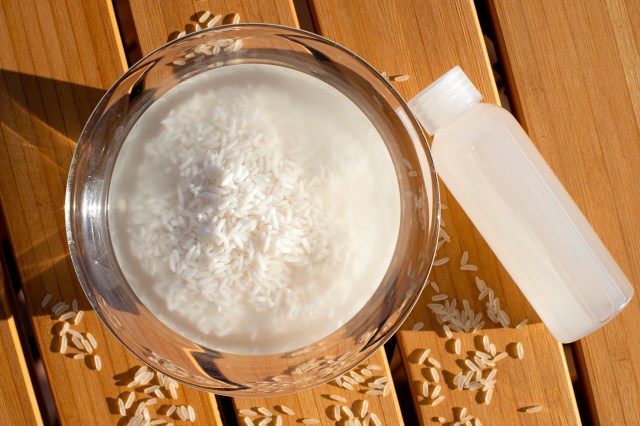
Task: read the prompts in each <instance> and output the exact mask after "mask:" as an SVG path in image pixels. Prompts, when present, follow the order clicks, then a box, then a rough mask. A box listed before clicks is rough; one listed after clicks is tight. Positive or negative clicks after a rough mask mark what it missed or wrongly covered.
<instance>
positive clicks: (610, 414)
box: [490, 0, 640, 425]
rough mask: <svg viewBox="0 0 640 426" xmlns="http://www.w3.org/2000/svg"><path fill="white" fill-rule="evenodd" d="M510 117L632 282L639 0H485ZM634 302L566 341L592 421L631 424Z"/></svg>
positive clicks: (636, 250) (638, 344)
mask: <svg viewBox="0 0 640 426" xmlns="http://www.w3.org/2000/svg"><path fill="white" fill-rule="evenodd" d="M490 3H491V5H492V9H493V10H492V12H493V17H494V24H495V26H496V28H497V32H498V35H499V44H500V48H501V52H502V54H503V57H504V59H505V66H506V68H507V71H508V74H507V82H508V83H509V88H510V90H511V92H512V94H513V98H514V101H515V102H514V104H515V105H514V106H515V107H516V111H517V116H518V119H519V120H520V121H521V123H523V125H524V126H525V127H526V128H527V129H528V132H529V135H530V136H531V138H532V140H533V141H534V143H535V144H536V146H537V147H538V149H539V150H540V152H541V153H542V155H543V156H544V158H545V159H546V160H547V162H548V163H549V164H550V166H551V168H552V169H553V170H554V171H555V172H556V174H557V175H558V177H559V179H560V180H561V181H562V183H563V184H564V185H565V187H566V188H567V190H568V191H569V193H570V194H571V195H572V196H573V198H574V200H575V201H576V203H577V204H578V206H579V207H580V208H581V209H582V211H583V212H584V214H585V216H586V217H587V219H588V220H589V222H591V224H592V225H593V227H594V228H595V230H596V232H597V233H598V234H599V235H600V237H601V238H602V240H603V242H604V243H605V245H606V246H607V247H608V249H609V250H610V251H611V253H612V255H613V257H614V258H615V259H616V260H617V261H618V263H619V264H620V266H621V267H622V269H623V270H624V272H625V273H626V274H627V276H628V277H629V279H630V281H631V282H632V283H633V284H634V286H635V288H636V290H637V289H638V288H640V287H638V286H639V283H640V262H638V261H637V259H638V256H639V255H640V223H639V222H638V220H637V218H638V217H639V216H640V197H638V195H637V190H636V188H637V186H638V183H639V182H640V171H639V169H638V164H639V163H640V73H639V71H638V70H640V4H639V3H638V2H637V1H624V0H611V1H608V0H607V1H545V0H533V1H527V2H514V1H505V0H492V1H491V2H490ZM639 322H640V301H639V299H638V296H637V295H636V296H634V298H633V299H632V301H631V303H630V305H629V306H628V307H627V308H626V309H625V310H624V311H623V312H622V313H621V314H620V315H619V316H618V317H616V318H615V319H614V320H613V321H612V322H611V323H609V324H608V325H606V326H605V327H604V328H603V329H601V330H599V331H597V332H596V333H594V334H592V335H591V336H588V337H587V338H585V339H582V340H581V341H579V342H578V343H576V344H575V347H576V349H577V353H578V355H579V356H578V360H577V361H578V362H579V363H580V364H581V367H582V368H581V369H580V370H581V374H582V379H583V380H584V381H585V385H586V387H587V388H588V390H589V392H590V396H591V402H592V407H591V408H592V414H593V416H594V418H593V421H594V423H597V424H603V425H607V424H637V423H639V422H640V406H639V405H638V401H640V368H639V367H638V364H637V363H636V362H634V357H635V356H636V354H637V353H638V351H640V335H639V334H638V332H637V324H638V323H639Z"/></svg>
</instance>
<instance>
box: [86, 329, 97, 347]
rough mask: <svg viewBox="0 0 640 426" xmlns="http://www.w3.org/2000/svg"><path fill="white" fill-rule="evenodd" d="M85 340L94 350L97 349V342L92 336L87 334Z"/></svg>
mask: <svg viewBox="0 0 640 426" xmlns="http://www.w3.org/2000/svg"><path fill="white" fill-rule="evenodd" d="M87 340H89V343H91V346H93V348H94V349H97V348H98V341H97V340H96V338H95V337H93V334H91V333H87Z"/></svg>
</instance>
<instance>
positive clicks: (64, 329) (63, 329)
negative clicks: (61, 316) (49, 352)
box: [60, 321, 69, 336]
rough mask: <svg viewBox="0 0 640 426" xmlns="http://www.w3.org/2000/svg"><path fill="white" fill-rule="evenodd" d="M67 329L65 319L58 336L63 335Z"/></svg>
mask: <svg viewBox="0 0 640 426" xmlns="http://www.w3.org/2000/svg"><path fill="white" fill-rule="evenodd" d="M67 331H69V323H68V322H66V321H65V322H64V325H63V326H62V328H61V329H60V336H64V335H65V334H67Z"/></svg>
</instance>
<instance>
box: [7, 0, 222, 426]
mask: <svg viewBox="0 0 640 426" xmlns="http://www.w3.org/2000/svg"><path fill="white" fill-rule="evenodd" d="M0 51H1V52H2V55H0V68H1V69H2V71H1V72H0V93H1V94H2V96H0V125H1V136H0V137H1V143H0V197H1V200H2V206H3V210H4V214H5V216H6V220H7V224H8V228H9V237H10V240H11V244H12V247H13V250H14V252H15V254H16V258H17V265H18V269H19V273H20V278H21V280H22V283H23V285H24V290H25V295H26V300H27V305H28V306H27V307H28V310H29V313H30V314H31V317H32V322H33V327H34V331H35V334H36V339H37V342H38V345H39V347H40V351H41V353H42V357H43V361H44V365H45V369H46V372H47V375H48V376H49V381H50V383H51V387H52V393H53V396H54V400H55V403H56V406H57V409H58V413H59V416H60V420H61V422H62V424H116V423H118V422H123V418H122V416H120V414H119V413H118V407H117V403H116V398H117V397H118V396H121V395H125V392H127V391H130V390H131V389H127V388H126V384H127V383H129V382H130V381H131V380H132V379H133V377H132V375H131V373H132V371H133V368H134V366H136V365H137V364H139V361H138V360H137V359H135V357H133V356H132V355H131V354H130V353H129V352H128V351H127V350H126V349H125V348H124V347H123V346H122V345H120V344H119V343H118V342H117V341H116V340H115V339H114V337H113V336H112V334H111V333H110V332H109V331H108V330H107V329H106V328H105V327H104V326H103V325H102V323H101V322H100V320H99V319H98V317H97V316H96V315H95V313H94V312H93V311H91V310H90V306H89V304H88V302H87V301H86V299H85V298H84V295H83V292H82V290H81V288H80V286H79V285H78V284H77V281H76V278H75V274H74V272H73V267H72V265H71V262H70V259H69V256H68V249H67V244H66V233H65V227H64V193H65V184H66V177H67V173H68V168H69V164H70V161H71V156H72V154H73V149H74V148H75V141H76V140H77V138H78V136H79V134H80V131H81V130H82V127H83V126H84V123H85V121H86V119H87V118H88V117H89V114H90V113H91V111H92V109H93V106H94V105H95V104H96V103H97V102H98V100H99V99H100V97H101V96H102V94H103V93H104V90H106V89H107V88H108V87H109V86H110V85H111V84H112V83H113V82H114V81H115V79H116V78H117V77H119V75H120V74H121V73H122V72H123V71H124V70H125V69H126V64H125V60H124V55H123V49H122V46H121V43H120V39H119V34H118V29H117V25H116V23H115V18H114V13H113V10H112V6H111V1H110V0H101V1H93V0H91V1H88V0H87V1H73V2H59V1H21V2H11V1H2V2H0ZM49 293H50V294H52V295H53V299H52V301H51V302H50V303H49V304H48V306H47V307H46V308H41V306H40V303H41V300H42V298H43V296H44V295H45V294H49ZM73 299H77V300H78V302H79V307H80V309H82V310H84V311H86V315H85V316H84V319H83V321H82V322H81V323H80V324H78V325H73V326H72V328H73V329H75V330H76V331H78V332H81V333H86V332H90V333H92V334H93V335H94V336H95V338H96V339H97V341H98V347H97V349H96V351H95V353H94V354H97V355H99V356H100V357H101V359H102V365H103V368H102V370H101V371H100V372H98V371H95V370H94V369H93V366H94V364H93V362H94V361H93V360H94V358H93V357H86V358H85V359H83V360H76V359H73V358H72V356H73V355H74V354H77V353H78V352H79V351H78V350H77V349H75V348H70V349H69V350H68V351H67V354H64V355H63V354H60V353H57V352H56V350H57V348H58V345H59V343H60V338H59V337H58V336H55V334H56V333H57V332H58V331H59V330H60V327H61V325H62V324H61V323H60V322H59V321H55V319H54V318H53V317H52V316H51V315H50V308H51V306H52V305H53V304H54V303H56V302H58V301H59V300H65V301H66V302H67V303H71V301H72V300H73ZM138 390H140V389H139V388H138ZM144 396H146V395H145V394H143V393H141V392H138V394H137V398H138V399H140V398H143V397H144ZM169 403H177V404H191V405H193V406H194V407H195V409H196V413H197V416H198V417H199V418H201V419H204V420H205V421H206V422H207V423H208V424H220V421H219V415H218V412H217V408H216V406H215V404H214V402H213V400H212V398H211V397H209V396H207V395H202V394H201V393H196V392H195V391H189V390H186V389H184V387H181V388H180V391H179V400H172V401H171V402H170V401H169V400H168V399H167V400H162V399H161V400H160V402H159V404H158V405H157V406H154V407H150V411H151V413H152V417H155V416H156V414H155V413H156V408H159V409H160V410H162V409H163V408H162V407H163V406H164V407H165V409H166V405H167V404H169ZM128 414H129V415H131V414H132V413H131V410H130V411H129V413H128ZM174 418H175V416H174ZM27 423H28V422H27Z"/></svg>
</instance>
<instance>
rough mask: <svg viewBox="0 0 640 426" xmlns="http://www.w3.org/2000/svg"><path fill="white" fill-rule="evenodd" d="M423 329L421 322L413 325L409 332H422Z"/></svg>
mask: <svg viewBox="0 0 640 426" xmlns="http://www.w3.org/2000/svg"><path fill="white" fill-rule="evenodd" d="M423 328H424V323H423V322H417V323H415V324H413V328H412V329H411V330H413V331H419V330H422V329H423Z"/></svg>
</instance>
